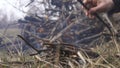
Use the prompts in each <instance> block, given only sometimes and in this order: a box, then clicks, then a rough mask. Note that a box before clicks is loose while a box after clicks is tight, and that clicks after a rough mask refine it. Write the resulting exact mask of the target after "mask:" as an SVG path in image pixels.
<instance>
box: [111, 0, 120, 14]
mask: <svg viewBox="0 0 120 68" xmlns="http://www.w3.org/2000/svg"><path fill="white" fill-rule="evenodd" d="M113 2H114V7H113V9H112V10H110V11H109V14H113V13H117V12H120V0H113Z"/></svg>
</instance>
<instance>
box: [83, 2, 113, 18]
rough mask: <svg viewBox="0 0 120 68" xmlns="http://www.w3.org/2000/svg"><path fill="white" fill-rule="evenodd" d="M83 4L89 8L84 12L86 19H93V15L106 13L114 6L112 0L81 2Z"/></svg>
mask: <svg viewBox="0 0 120 68" xmlns="http://www.w3.org/2000/svg"><path fill="white" fill-rule="evenodd" d="M83 2H84V4H85V5H86V6H87V7H89V8H90V9H89V10H85V13H86V15H87V16H88V17H90V18H93V17H94V15H93V14H94V13H101V12H107V11H109V10H111V9H112V8H113V6H114V3H113V1H112V0H83Z"/></svg>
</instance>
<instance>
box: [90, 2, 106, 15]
mask: <svg viewBox="0 0 120 68" xmlns="http://www.w3.org/2000/svg"><path fill="white" fill-rule="evenodd" d="M103 9H104V4H103V3H101V4H99V5H97V6H95V7H92V8H91V9H90V10H89V11H88V13H89V14H94V13H96V12H102V10H103Z"/></svg>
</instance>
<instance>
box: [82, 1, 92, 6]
mask: <svg viewBox="0 0 120 68" xmlns="http://www.w3.org/2000/svg"><path fill="white" fill-rule="evenodd" d="M83 3H84V4H85V5H86V4H90V3H92V0H83Z"/></svg>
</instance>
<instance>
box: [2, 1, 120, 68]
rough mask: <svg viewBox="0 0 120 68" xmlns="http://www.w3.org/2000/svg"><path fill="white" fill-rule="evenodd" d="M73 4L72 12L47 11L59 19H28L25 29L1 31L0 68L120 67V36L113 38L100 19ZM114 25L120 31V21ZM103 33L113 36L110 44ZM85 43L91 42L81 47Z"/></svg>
mask: <svg viewBox="0 0 120 68" xmlns="http://www.w3.org/2000/svg"><path fill="white" fill-rule="evenodd" d="M47 1H48V0H47ZM73 4H75V5H74V6H77V7H76V8H75V7H74V8H73V9H74V10H72V11H70V12H69V13H68V12H66V11H67V9H66V8H64V7H63V8H62V10H61V9H60V10H59V9H58V8H57V10H54V9H46V14H49V15H50V14H52V11H55V12H54V13H56V12H59V13H61V14H60V16H58V17H59V19H58V20H51V19H50V17H49V15H48V17H41V18H40V17H38V16H36V17H34V16H32V17H29V16H28V17H27V16H26V18H27V20H26V21H24V23H22V24H21V25H23V26H22V29H19V28H17V29H8V28H9V27H8V28H6V29H5V30H0V37H1V38H2V43H1V51H0V68H120V46H119V44H120V43H119V41H120V40H119V37H116V36H111V34H109V31H108V30H107V29H106V27H103V24H101V22H100V21H98V19H94V20H91V19H89V18H88V17H86V16H85V15H84V13H83V11H82V10H80V8H78V7H80V5H79V4H76V3H73ZM70 6H71V5H70ZM49 11H51V13H49ZM54 13H53V15H54ZM67 13H68V14H67ZM51 16H52V15H51ZM113 17H117V16H113ZM28 18H32V19H35V20H36V19H37V22H33V21H32V22H31V19H30V20H28ZM39 20H40V21H39ZM41 20H42V21H41ZM117 20H118V19H117ZM22 22H23V21H22ZM115 22H116V23H114V24H113V23H112V25H113V27H115V28H114V29H116V30H118V31H119V25H118V21H116V20H115ZM109 23H110V22H109ZM18 24H20V23H18ZM110 24H111V23H110ZM104 28H105V29H104ZM112 29H113V28H112ZM20 31H21V32H20ZM91 33H92V34H91ZM104 33H105V34H107V35H108V36H110V37H109V38H108V39H107V41H106V40H105V36H103V35H102V34H104ZM18 34H19V37H17V35H18ZM42 34H43V35H42ZM46 34H47V35H46ZM89 34H90V35H89ZM44 35H46V36H45V37H44ZM79 37H80V38H79ZM86 37H87V38H86ZM96 37H97V38H96ZM66 38H67V39H66ZM81 38H83V39H81ZM93 38H95V39H94V40H92V39H93ZM31 39H32V41H31ZM86 40H87V41H90V40H92V41H91V43H88V44H84V45H83V44H81V41H83V42H84V41H86ZM85 43H86V42H85ZM37 44H39V46H41V48H40V49H38V50H36V49H37V48H35V47H32V46H35V45H37ZM86 45H87V46H86ZM4 46H5V47H4ZM24 46H27V47H28V48H27V49H24ZM4 48H5V49H6V50H4Z"/></svg>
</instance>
